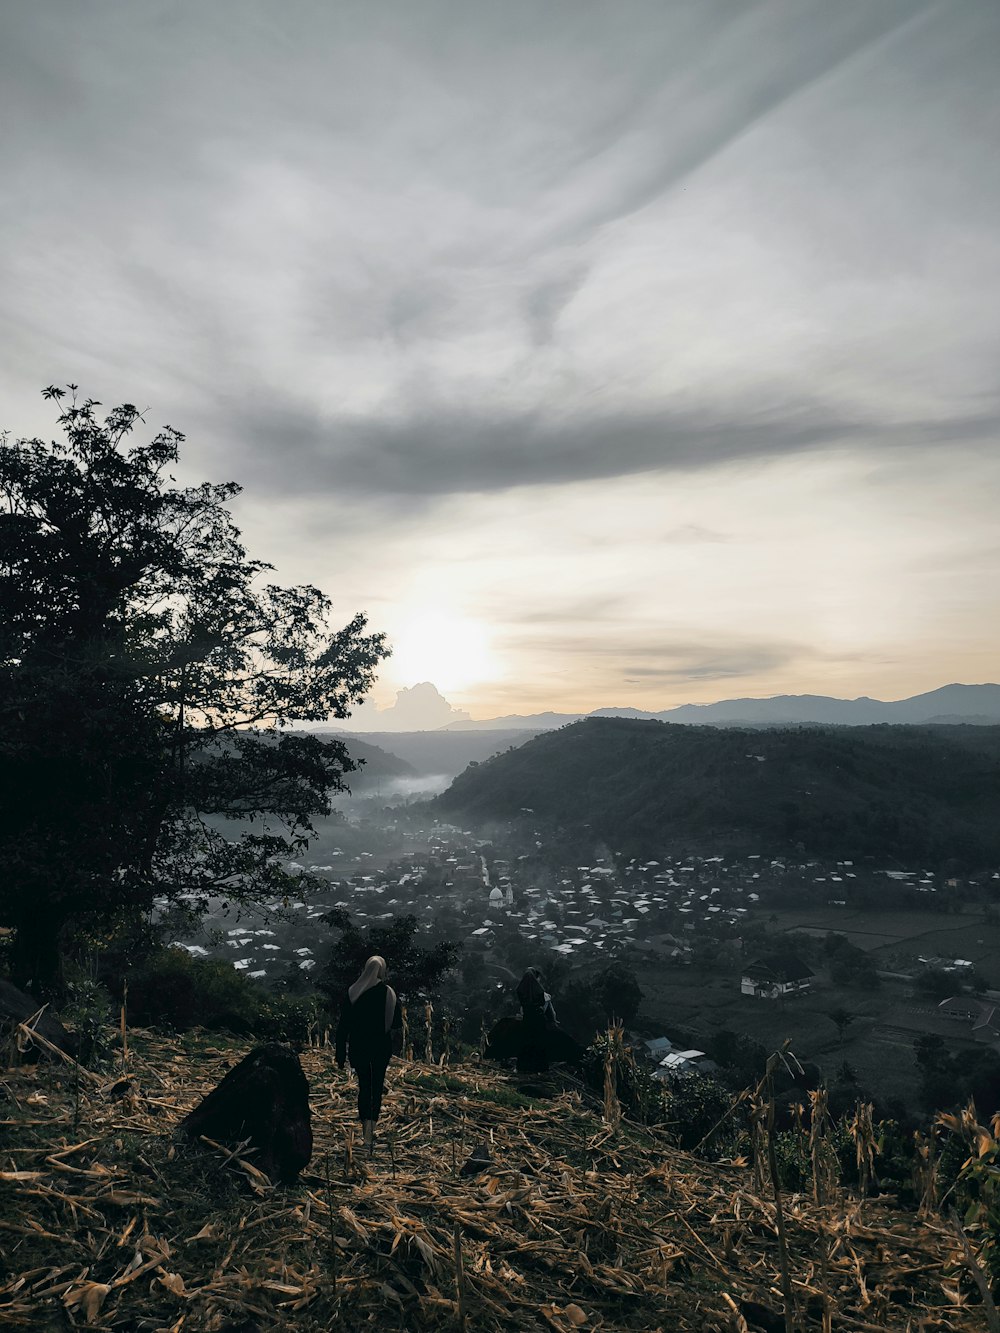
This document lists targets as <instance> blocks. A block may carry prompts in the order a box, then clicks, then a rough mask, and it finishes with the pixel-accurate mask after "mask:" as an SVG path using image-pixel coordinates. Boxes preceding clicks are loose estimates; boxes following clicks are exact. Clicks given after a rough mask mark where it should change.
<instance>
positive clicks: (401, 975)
mask: <svg viewBox="0 0 1000 1333" xmlns="http://www.w3.org/2000/svg"><path fill="white" fill-rule="evenodd" d="M323 920H324V921H325V922H326V923H327V924H328V925H331V926H334V927H335V928H337V929H339V930H340V931H342V932H343V933H342V934H341V937H340V939H339V940H338V941H337V943H336V945H335V946H334V949H333V953H332V955H331V957H330V961H329V962H328V964H327V966H326V968H325V970H324V973H323V977H322V979H321V980H320V982H319V987H320V989H321V990H322V991H324V992H325V993H326V994H327V995H328V996H329V997H330V998H331V1000H333V1002H334V1003H335V1004H339V1003H340V1000H341V998H342V996H343V994H344V991H345V990H346V989H347V987H348V986H349V985H350V984H351V982H352V981H355V980H357V977H358V974H359V972H360V971H361V969H362V968H363V967H364V965H365V961H366V960H367V959H368V958H371V956H372V955H373V954H378V955H379V956H380V957H382V958H384V959H385V961H386V966H387V968H388V973H389V976H388V980H389V983H390V985H391V986H392V988H393V990H395V991H396V993H397V995H398V996H399V998H400V1000H401V1001H402V1002H403V1003H410V1004H412V1003H414V1002H416V1001H417V1000H419V999H421V998H422V997H426V996H431V995H433V994H434V993H435V992H436V991H437V990H438V988H439V987H440V985H441V980H442V978H443V977H444V974H445V973H446V972H447V971H448V970H449V968H452V967H454V966H455V963H456V962H457V961H458V956H459V953H460V952H461V948H462V946H461V945H460V944H456V943H454V942H452V941H450V940H442V941H441V942H440V943H438V944H435V945H432V946H431V947H430V948H426V949H425V948H424V947H423V946H422V945H420V944H418V943H417V938H416V936H417V918H416V917H415V916H400V917H396V918H395V920H394V921H393V922H392V923H391V925H388V926H371V927H369V929H368V930H367V932H362V931H361V930H359V929H358V927H357V926H356V925H355V923H354V922H353V921H352V920H351V918H350V915H349V913H348V912H347V910H346V908H343V907H335V908H334V909H333V911H332V912H327V914H326V916H325V917H324V918H323Z"/></svg>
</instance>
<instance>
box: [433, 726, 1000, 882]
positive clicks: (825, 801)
mask: <svg viewBox="0 0 1000 1333" xmlns="http://www.w3.org/2000/svg"><path fill="white" fill-rule="evenodd" d="M436 808H437V809H438V810H439V811H440V812H441V814H442V815H444V816H446V817H455V816H460V817H461V818H462V819H463V820H473V821H476V820H478V821H480V822H482V821H489V820H505V819H512V818H518V817H519V815H520V813H521V811H522V810H523V809H525V808H528V809H530V810H531V811H532V812H533V815H534V817H535V818H536V819H543V820H548V821H551V822H553V823H557V824H562V825H565V826H567V827H579V826H581V825H584V824H586V825H589V826H590V829H591V830H592V832H593V833H594V834H596V835H598V836H599V837H601V838H602V839H604V840H605V841H607V842H609V843H610V844H611V846H612V847H614V848H615V849H616V850H628V851H630V852H639V851H646V850H654V849H661V848H664V847H666V846H670V845H682V846H683V845H687V846H691V847H696V846H701V845H705V844H712V845H716V846H719V847H729V848H732V849H746V850H749V851H753V852H762V853H773V854H779V853H781V852H784V851H786V850H788V849H794V848H796V847H797V845H798V844H801V846H802V848H803V849H804V851H805V852H806V853H807V854H812V855H818V856H822V855H837V856H846V857H851V856H856V857H860V856H865V855H873V856H879V857H893V858H897V859H900V860H903V861H905V862H907V863H908V862H910V861H912V860H914V858H917V859H921V860H924V861H928V862H930V861H934V862H941V861H943V860H946V859H948V858H955V859H957V860H960V861H962V862H963V863H966V864H972V865H977V866H981V865H986V864H990V863H995V862H996V860H997V859H1000V818H998V815H1000V727H981V728H975V727H953V728H948V727H935V728H930V727H928V728H923V727H865V728H818V727H817V728H795V729H776V730H768V731H759V730H756V729H736V728H733V729H719V728H715V727H687V726H677V725H671V724H668V723H661V722H645V721H635V720H629V719H624V718H587V719H585V720H584V721H582V722H577V723H575V724H573V725H571V726H567V727H563V728H562V729H561V730H559V731H554V732H548V733H545V734H543V735H540V736H536V737H535V738H534V739H532V740H531V741H528V742H527V743H526V744H525V745H523V746H521V747H520V748H519V749H517V750H514V751H512V752H510V753H508V754H502V755H498V756H496V757H495V758H493V759H490V760H489V761H488V762H486V763H484V764H480V765H479V766H478V767H476V768H470V769H468V770H466V772H465V773H462V774H461V775H460V776H459V777H458V778H456V780H455V781H454V782H453V783H452V785H451V786H450V787H449V788H448V790H447V791H446V792H444V793H443V794H442V795H441V796H440V797H438V799H437V802H436Z"/></svg>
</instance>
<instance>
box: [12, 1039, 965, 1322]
mask: <svg viewBox="0 0 1000 1333" xmlns="http://www.w3.org/2000/svg"><path fill="white" fill-rule="evenodd" d="M131 1035H132V1044H131V1054H130V1057H129V1066H128V1071H127V1072H128V1080H127V1082H126V1081H124V1080H122V1079H121V1078H117V1079H116V1078H109V1079H108V1080H107V1081H106V1082H103V1083H102V1084H100V1085H97V1084H91V1083H88V1082H86V1081H85V1080H84V1081H79V1082H78V1080H77V1079H76V1077H75V1073H74V1071H73V1070H72V1069H71V1068H61V1067H55V1066H52V1065H47V1066H37V1067H34V1068H12V1069H9V1070H7V1071H6V1072H5V1073H2V1074H0V1116H2V1120H0V1124H2V1135H3V1137H2V1140H0V1143H2V1149H0V1244H2V1249H3V1253H4V1262H3V1277H2V1279H0V1326H8V1327H14V1328H18V1327H21V1328H39V1329H66V1328H69V1327H91V1328H95V1329H117V1330H126V1329H127V1330H136V1331H138V1330H151V1331H152V1330H161V1331H163V1333H166V1331H167V1330H169V1331H170V1333H179V1331H180V1330H182V1329H183V1330H201V1329H205V1330H218V1331H219V1333H222V1330H229V1331H230V1333H237V1330H243V1333H248V1331H249V1330H251V1329H255V1328H256V1329H260V1330H262V1331H263V1330H271V1329H284V1328H288V1329H291V1328H295V1329H299V1330H306V1331H309V1330H327V1329H331V1328H343V1329H360V1328H372V1327H380V1328H403V1327H406V1328H408V1329H438V1328H440V1329H452V1328H468V1329H504V1330H507V1329H509V1330H523V1329H531V1328H541V1329H557V1330H566V1331H567V1333H568V1331H569V1330H573V1329H576V1328H583V1329H596V1328H601V1329H605V1330H612V1329H645V1330H654V1329H663V1330H667V1329H669V1330H678V1331H684V1333H695V1331H698V1333H701V1330H720V1331H721V1330H739V1329H745V1328H747V1327H749V1328H750V1329H753V1328H755V1327H758V1326H762V1324H763V1325H766V1322H767V1319H768V1318H771V1319H773V1320H774V1321H775V1322H774V1326H775V1327H778V1328H780V1327H782V1326H783V1323H784V1320H783V1316H782V1313H781V1309H782V1302H781V1294H780V1275H779V1260H778V1246H777V1241H776V1236H775V1205H774V1201H773V1199H770V1198H768V1197H761V1196H759V1195H757V1194H755V1193H754V1192H753V1189H752V1177H751V1172H750V1170H749V1168H748V1167H746V1166H743V1165H740V1164H731V1165H710V1164H707V1163H704V1162H701V1161H698V1160H696V1159H694V1158H692V1157H690V1156H688V1155H687V1154H685V1153H682V1152H680V1151H678V1150H677V1149H675V1148H673V1147H671V1146H670V1144H669V1142H668V1141H667V1140H666V1138H665V1137H664V1136H663V1135H662V1134H660V1133H658V1132H654V1131H650V1130H646V1129H643V1128H641V1127H639V1126H634V1125H631V1124H630V1123H628V1122H627V1121H622V1122H621V1123H620V1124H619V1125H618V1127H617V1128H614V1127H612V1126H611V1125H609V1124H607V1123H606V1122H605V1120H604V1119H603V1115H602V1109H603V1108H602V1106H601V1104H600V1103H599V1102H597V1100H596V1099H589V1098H588V1099H586V1100H585V1099H584V1098H583V1097H582V1096H581V1094H580V1093H579V1091H576V1090H572V1089H570V1090H562V1089H560V1088H559V1087H558V1086H556V1085H555V1084H553V1086H552V1088H551V1089H550V1091H551V1093H552V1095H551V1096H550V1097H545V1098H538V1097H525V1096H523V1095H519V1094H518V1093H517V1092H516V1091H515V1090H514V1087H513V1085H512V1083H511V1081H510V1080H509V1079H508V1078H506V1077H505V1076H503V1075H502V1074H498V1073H496V1072H493V1071H490V1070H488V1069H486V1068H483V1067H480V1066H478V1065H465V1066H460V1067H452V1068H450V1069H441V1068H438V1067H437V1066H433V1065H427V1064H421V1063H401V1062H399V1061H396V1062H394V1064H393V1067H392V1069H391V1070H390V1075H389V1083H390V1086H389V1091H388V1095H387V1098H386V1104H385V1110H384V1113H383V1118H382V1121H381V1122H380V1126H379V1130H380V1137H379V1141H378V1144H377V1147H376V1151H375V1156H374V1158H373V1159H372V1160H371V1161H368V1160H367V1159H363V1158H362V1153H361V1145H360V1133H357V1132H356V1126H357V1122H356V1120H355V1113H354V1099H353V1085H352V1083H351V1081H350V1079H349V1077H348V1076H346V1075H343V1074H340V1073H338V1071H337V1070H336V1067H335V1065H334V1064H333V1061H332V1058H331V1052H330V1051H328V1050H309V1051H307V1052H305V1053H304V1055H303V1057H302V1060H303V1065H304V1067H305V1069H306V1072H307V1074H308V1076H309V1079H310V1083H311V1086H312V1106H313V1127H314V1131H315V1135H316V1149H315V1154H314V1157H313V1160H312V1162H311V1164H310V1166H309V1168H308V1169H307V1171H306V1172H305V1173H304V1175H303V1177H302V1180H301V1182H300V1184H299V1185H298V1186H297V1187H295V1188H292V1189H276V1188H273V1187H272V1186H271V1185H270V1184H269V1183H268V1182H267V1181H266V1179H265V1178H264V1177H262V1176H261V1174H260V1173H259V1172H258V1171H257V1170H256V1168H255V1167H254V1165H253V1163H252V1161H250V1160H248V1159H247V1158H246V1157H241V1155H240V1153H239V1152H238V1151H237V1152H235V1153H234V1152H233V1150H232V1148H228V1149H223V1148H221V1147H214V1148H213V1147H209V1146H207V1145H200V1144H190V1143H188V1142H186V1141H184V1140H180V1139H176V1138H175V1137H174V1136H173V1127H174V1125H175V1124H176V1122H177V1120H178V1119H179V1118H180V1117H181V1115H182V1114H183V1113H184V1112H186V1111H187V1110H188V1109H189V1108H190V1107H191V1106H192V1105H193V1104H194V1103H195V1102H196V1101H197V1100H198V1098H199V1097H201V1096H202V1095H203V1094H204V1093H205V1092H207V1091H208V1090H209V1089H210V1088H211V1087H212V1086H214V1085H215V1083H216V1082H217V1081H218V1080H219V1078H220V1077H221V1076H222V1074H223V1073H224V1072H225V1071H226V1069H227V1068H228V1067H230V1066H231V1065H232V1064H233V1063H235V1061H236V1060H237V1059H238V1058H239V1057H240V1056H242V1055H243V1054H244V1053H245V1050H246V1047H245V1046H242V1047H236V1046H235V1045H234V1046H232V1047H226V1046H223V1045H222V1044H221V1043H220V1044H218V1045H216V1044H212V1042H211V1040H209V1041H207V1042H206V1041H204V1040H203V1041H202V1042H201V1044H200V1045H196V1044H194V1043H191V1042H187V1043H182V1042H180V1041H168V1040H154V1039H152V1038H151V1037H149V1036H148V1035H147V1036H145V1037H143V1036H142V1035H137V1034H131ZM480 1145H486V1146H487V1147H488V1149H489V1154H490V1158H491V1164H490V1166H489V1167H488V1168H487V1169H486V1170H485V1171H483V1172H482V1173H481V1174H480V1175H478V1176H475V1177H463V1176H461V1175H460V1174H459V1172H460V1168H461V1166H462V1164H463V1162H464V1161H465V1160H466V1159H467V1158H468V1156H469V1155H470V1153H471V1151H472V1150H473V1149H474V1148H477V1147H479V1146H480ZM784 1212H785V1217H784V1223H785V1231H786V1235H787V1242H788V1251H789V1263H790V1273H791V1284H792V1289H793V1291H794V1294H795V1304H796V1309H795V1311H794V1327H796V1328H799V1329H802V1330H806V1329H811V1328H817V1329H819V1328H821V1327H831V1326H832V1327H833V1328H835V1329H843V1330H865V1329H886V1328H890V1329H899V1330H904V1329H909V1330H911V1331H912V1333H918V1331H920V1333H931V1331H932V1330H934V1331H939V1330H941V1331H943V1330H979V1329H982V1328H984V1327H985V1323H984V1321H983V1317H982V1307H981V1306H979V1305H974V1304H971V1303H967V1302H971V1301H972V1300H973V1299H976V1298H974V1297H971V1296H970V1295H969V1294H968V1293H969V1289H970V1284H969V1282H968V1277H967V1269H966V1267H965V1261H964V1260H963V1256H962V1253H961V1247H960V1245H959V1242H958V1238H957V1237H956V1235H955V1232H954V1230H953V1229H951V1228H950V1227H949V1226H948V1225H947V1224H946V1223H945V1222H944V1221H943V1220H941V1219H934V1218H931V1219H929V1220H918V1219H917V1218H915V1217H913V1216H910V1215H906V1214H902V1213H899V1212H896V1211H893V1210H892V1209H890V1208H887V1207H883V1206H882V1205H881V1204H880V1203H879V1202H878V1201H877V1200H874V1201H872V1200H868V1201H866V1202H864V1203H863V1204H862V1203H861V1202H860V1201H858V1200H845V1199H843V1198H840V1197H835V1198H833V1199H831V1200H830V1201H828V1202H826V1203H824V1204H823V1205H822V1206H818V1205H816V1204H815V1203H814V1202H813V1201H812V1199H811V1198H807V1197H805V1196H786V1197H785V1199H784ZM831 1321H832V1322H831Z"/></svg>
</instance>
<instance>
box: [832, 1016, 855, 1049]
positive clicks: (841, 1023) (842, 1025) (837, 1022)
mask: <svg viewBox="0 0 1000 1333" xmlns="http://www.w3.org/2000/svg"><path fill="white" fill-rule="evenodd" d="M827 1018H829V1020H830V1022H831V1023H833V1025H834V1026H835V1027H836V1029H837V1036H838V1037H839V1038H840V1044H841V1046H843V1044H844V1036H845V1034H846V1032H847V1029H848V1028H849V1027H850V1026H851V1024H852V1023H853V1022H854V1015H853V1014H852V1013H851V1011H850V1010H849V1009H843V1008H837V1009H832V1010H831V1011H830V1013H829V1014H827Z"/></svg>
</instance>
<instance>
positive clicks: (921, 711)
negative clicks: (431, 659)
mask: <svg viewBox="0 0 1000 1333" xmlns="http://www.w3.org/2000/svg"><path fill="white" fill-rule="evenodd" d="M585 717H631V718H643V719H648V720H651V721H652V720H655V721H659V722H678V723H681V724H694V725H706V724H707V725H709V726H713V725H718V726H741V725H745V724H748V723H749V724H755V725H763V726H783V725H789V724H795V723H806V724H809V723H815V724H826V725H832V726H872V725H878V724H879V723H916V724H925V725H931V724H936V723H938V722H940V723H948V724H951V725H955V724H956V723H959V724H960V723H966V724H968V725H972V726H992V725H997V724H1000V685H998V684H994V683H992V682H985V683H983V684H979V685H965V684H961V683H959V682H957V681H955V682H952V683H951V684H948V685H941V686H939V687H938V688H937V689H934V690H928V691H925V692H924V693H922V694H914V695H911V696H908V697H907V698H905V699H895V700H882V699H873V698H871V697H870V696H869V695H864V694H863V695H858V696H857V698H854V699H840V698H837V697H836V696H834V695H826V694H776V695H769V696H766V697H763V698H750V697H741V698H736V699H721V700H718V701H717V702H715V703H710V704H678V705H677V706H676V707H675V708H665V709H661V710H660V711H659V712H650V711H649V710H647V709H642V708H629V707H621V708H618V707H603V708H595V709H592V710H591V711H590V712H589V713H556V712H552V711H548V712H542V713H531V714H519V713H510V714H507V715H505V716H503V717H494V718H469V719H465V720H462V721H456V722H451V723H449V724H448V725H447V726H445V727H443V728H441V730H443V731H486V730H494V729H504V730H533V731H535V732H539V731H546V730H551V729H553V728H555V727H562V726H566V725H567V724H571V723H573V722H578V721H580V720H581V719H582V718H585Z"/></svg>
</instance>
